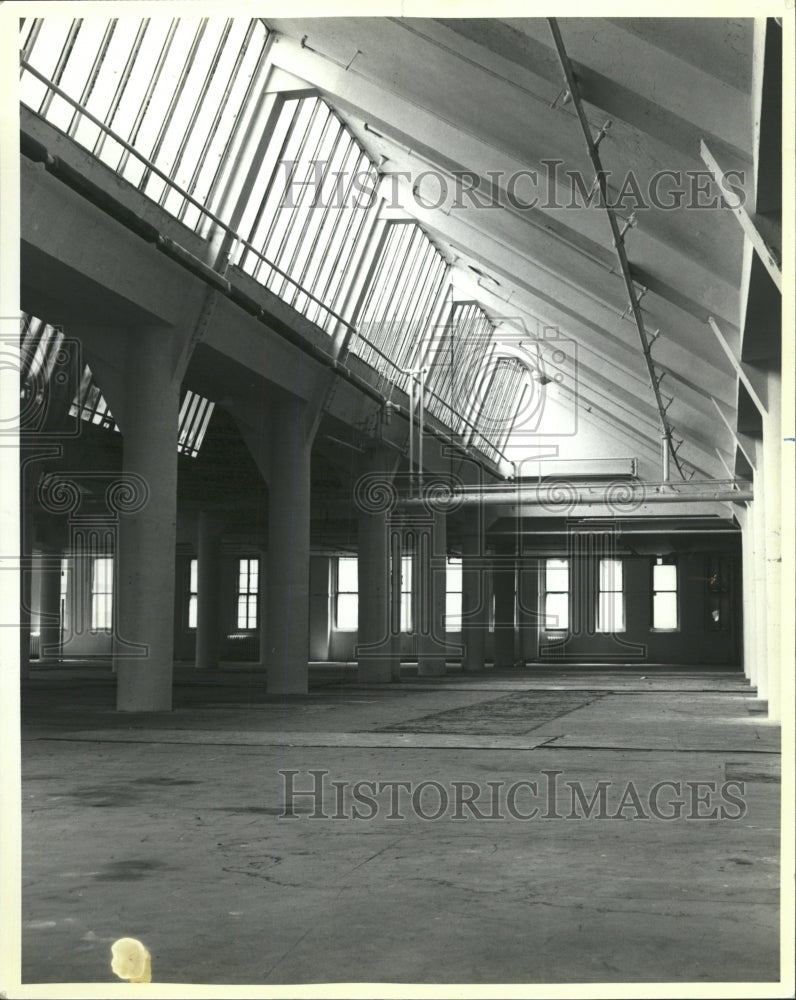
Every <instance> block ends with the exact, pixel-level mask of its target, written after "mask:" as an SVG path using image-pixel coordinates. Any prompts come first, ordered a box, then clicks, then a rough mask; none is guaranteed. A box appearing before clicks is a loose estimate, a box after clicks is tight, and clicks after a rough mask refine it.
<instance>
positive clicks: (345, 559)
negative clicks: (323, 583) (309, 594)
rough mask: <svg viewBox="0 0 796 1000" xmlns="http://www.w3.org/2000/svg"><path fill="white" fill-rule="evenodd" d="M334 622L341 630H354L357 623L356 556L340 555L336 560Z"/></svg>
mask: <svg viewBox="0 0 796 1000" xmlns="http://www.w3.org/2000/svg"><path fill="white" fill-rule="evenodd" d="M334 624H335V628H337V629H339V630H340V631H341V632H354V631H355V630H356V629H357V627H358V625H359V579H358V569H357V557H356V556H340V557H339V558H338V560H337V583H336V587H335V609H334Z"/></svg>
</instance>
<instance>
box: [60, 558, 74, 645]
mask: <svg viewBox="0 0 796 1000" xmlns="http://www.w3.org/2000/svg"><path fill="white" fill-rule="evenodd" d="M71 575H72V560H71V558H70V557H69V556H62V558H61V591H60V594H59V595H58V607H59V608H60V613H61V632H62V633H63V632H68V631H69V629H70V628H71V627H72V616H71V614H70V610H69V599H70V596H71V589H72V588H71V586H70V583H69V578H70V576H71Z"/></svg>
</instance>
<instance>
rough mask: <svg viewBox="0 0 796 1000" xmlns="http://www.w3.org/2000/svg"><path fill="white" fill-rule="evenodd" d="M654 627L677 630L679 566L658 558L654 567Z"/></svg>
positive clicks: (660, 557)
mask: <svg viewBox="0 0 796 1000" xmlns="http://www.w3.org/2000/svg"><path fill="white" fill-rule="evenodd" d="M652 627H653V628H654V629H676V628H677V627H678V624H677V566H676V565H675V563H674V561H673V560H671V559H664V558H663V556H658V557H657V559H656V560H655V564H654V565H653V567H652Z"/></svg>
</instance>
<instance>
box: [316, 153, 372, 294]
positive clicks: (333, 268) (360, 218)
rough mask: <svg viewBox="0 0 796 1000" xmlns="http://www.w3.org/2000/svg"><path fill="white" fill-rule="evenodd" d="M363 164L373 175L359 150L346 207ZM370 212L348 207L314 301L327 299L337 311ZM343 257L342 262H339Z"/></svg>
mask: <svg viewBox="0 0 796 1000" xmlns="http://www.w3.org/2000/svg"><path fill="white" fill-rule="evenodd" d="M357 148H358V147H357ZM363 163H364V164H367V166H368V167H369V168H370V171H371V172H372V173H375V171H373V165H372V164H371V162H370V160H369V159H368V157H367V156H366V155H365V154H364V153H362V151H361V150H360V151H359V155H358V157H357V163H356V166H355V169H354V171H353V173H352V178H351V185H350V186H349V188H348V190H347V191H346V196H345V197H346V204H348V199H349V198H351V197H352V194H353V191H352V189H353V186H354V181H355V179H356V177H357V176H358V175H359V174H360V173H362V172H363ZM374 202H375V199H374ZM372 211H373V205H370V206H368V207H366V208H360V207H359V206H358V205H354V204H353V203H352V205H351V207H350V208H349V209H348V211H347V213H346V222H345V226H344V227H343V231H342V233H341V232H339V227H338V231H337V237H338V240H337V252H336V254H335V256H334V258H333V259H332V258H331V255H329V257H328V258H327V259H328V260H329V261H330V266H329V269H328V276H327V278H326V282H325V284H324V286H323V289H322V290H319V292H318V297H319V298H322V299H323V300H324V301H326V299H327V296H328V297H330V298H331V300H332V304H333V307H334V308H337V305H338V302H339V297H340V294H341V291H342V292H344V291H345V290H344V289H343V285H344V283H345V279H346V277H347V274H348V269H349V268H352V267H353V259H352V258H353V254H354V252H355V251H356V249H357V247H358V246H366V245H367V237H366V236H364V235H363V230H364V227H365V226H366V225H367V224H368V221H369V220H370V221H371V223H373V222H375V216H373V215H372V214H371V213H372ZM346 248H347V252H346ZM344 257H345V261H344V262H343V258H344ZM335 276H336V277H337V281H336V286H335V288H334V291H333V292H332V291H331V289H332V283H333V282H334V280H335ZM349 284H350V282H349ZM338 311H339V310H338Z"/></svg>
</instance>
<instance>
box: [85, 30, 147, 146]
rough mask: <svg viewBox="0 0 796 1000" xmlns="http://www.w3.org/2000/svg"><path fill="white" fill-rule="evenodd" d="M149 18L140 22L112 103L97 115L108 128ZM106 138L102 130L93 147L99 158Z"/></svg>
mask: <svg viewBox="0 0 796 1000" xmlns="http://www.w3.org/2000/svg"><path fill="white" fill-rule="evenodd" d="M149 20H150V19H149V18H148V17H145V18H143V19H142V21H141V23H140V24H139V26H138V30H137V31H136V34H135V38H134V39H133V43H132V46H131V48H130V51H129V53H128V54H127V59H126V61H125V64H124V69H123V70H122V72H121V75H120V77H119V82H118V84H117V85H116V89H115V90H114V92H113V97H112V98H111V103H110V105H109V107H108V109H107V111H106V112H105V114H104V115H97V117H98V118H100V117H101V118H102V120H103V121H104V122H105V124H106V125H107V126H108V128H113V119H114V116H115V114H116V111H117V109H118V107H119V104H120V103H121V100H122V98H123V97H124V91H125V88H126V86H127V81H128V80H129V78H130V74H131V73H132V72H133V68H134V67H135V63H136V60H137V58H138V53H139V51H140V49H141V46H142V45H143V43H144V37H145V35H146V33H147V29H148V28H149ZM108 72H109V73H110V74H111V75H113V68H112V67H108ZM106 139H107V133H106V132H103V131H101V132H100V134H99V135H98V136H97V141H96V142H95V143H94V148H93V149H92V153H93V154H94V156H96V157H97V158H98V159H102V151H103V149H104V148H105V140H106ZM103 162H104V161H103Z"/></svg>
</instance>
